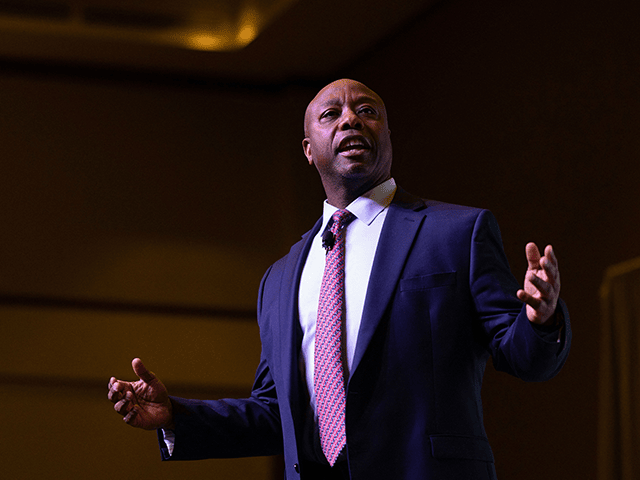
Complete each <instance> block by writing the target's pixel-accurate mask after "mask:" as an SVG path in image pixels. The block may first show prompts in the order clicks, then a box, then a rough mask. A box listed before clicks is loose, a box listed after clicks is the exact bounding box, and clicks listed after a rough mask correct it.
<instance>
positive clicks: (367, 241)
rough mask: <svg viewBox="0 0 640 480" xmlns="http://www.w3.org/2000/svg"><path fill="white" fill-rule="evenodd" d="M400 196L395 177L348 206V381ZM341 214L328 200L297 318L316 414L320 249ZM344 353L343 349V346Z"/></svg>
mask: <svg viewBox="0 0 640 480" xmlns="http://www.w3.org/2000/svg"><path fill="white" fill-rule="evenodd" d="M395 192H396V183H395V181H394V180H393V178H391V179H389V180H387V181H386V182H384V183H381V184H380V185H378V186H377V187H375V188H373V189H371V190H369V191H368V192H367V193H365V194H364V195H362V196H360V197H358V198H356V199H355V200H354V201H353V202H351V203H350V204H349V205H348V206H347V210H349V211H350V212H351V213H353V214H354V215H355V216H356V218H355V219H354V220H353V221H352V222H351V223H349V225H347V236H346V245H345V287H344V288H345V300H346V318H345V323H344V324H343V328H345V332H344V333H345V335H344V336H343V338H345V337H346V358H347V365H346V366H345V367H346V372H345V373H346V374H347V378H348V376H349V372H350V370H351V366H352V363H353V356H354V353H355V350H356V342H357V340H358V331H359V330H360V321H361V320H362V310H363V308H364V301H365V297H366V294H367V287H368V285H369V277H370V276H371V267H372V266H373V258H374V256H375V253H376V248H377V246H378V240H379V238H380V232H381V231H382V225H383V224H384V219H385V217H386V215H387V210H388V207H389V204H390V203H391V200H392V199H393V196H394V195H395ZM336 210H338V209H337V208H336V207H334V206H332V205H329V203H328V202H327V201H326V200H325V202H324V211H323V221H322V226H321V228H320V230H319V231H318V234H317V235H316V236H315V237H314V238H313V241H312V244H311V248H310V250H309V255H308V256H307V260H306V263H305V264H304V269H303V271H302V277H301V279H300V290H299V292H298V313H299V316H300V325H301V327H302V333H303V337H302V350H301V359H300V368H302V369H303V371H304V374H305V378H306V381H307V388H308V391H309V396H310V398H311V407H312V408H313V411H314V414H316V396H315V392H314V388H313V356H314V344H315V337H316V317H317V314H318V301H319V299H320V286H321V284H322V275H323V273H324V264H325V255H326V253H325V250H324V248H322V233H323V232H324V229H325V227H326V226H327V223H328V222H329V220H330V219H331V216H332V215H333V213H334V212H335V211H336ZM343 348H345V345H343Z"/></svg>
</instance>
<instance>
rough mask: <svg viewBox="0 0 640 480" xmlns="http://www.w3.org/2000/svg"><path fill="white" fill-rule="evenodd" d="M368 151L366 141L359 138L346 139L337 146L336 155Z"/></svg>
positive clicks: (368, 147)
mask: <svg viewBox="0 0 640 480" xmlns="http://www.w3.org/2000/svg"><path fill="white" fill-rule="evenodd" d="M370 149H371V147H370V146H369V142H368V141H367V139H366V138H364V137H361V136H353V137H346V138H344V139H342V141H341V142H340V144H339V145H338V153H360V152H363V151H365V150H370Z"/></svg>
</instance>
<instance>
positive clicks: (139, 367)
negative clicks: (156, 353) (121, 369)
mask: <svg viewBox="0 0 640 480" xmlns="http://www.w3.org/2000/svg"><path fill="white" fill-rule="evenodd" d="M131 366H132V367H133V371H134V373H135V374H136V375H137V376H138V377H139V378H140V380H142V381H143V382H144V383H151V382H153V381H154V380H155V379H156V376H155V375H154V373H153V372H151V371H149V370H147V367H145V366H144V363H142V360H140V359H139V358H134V359H133V361H132V362H131Z"/></svg>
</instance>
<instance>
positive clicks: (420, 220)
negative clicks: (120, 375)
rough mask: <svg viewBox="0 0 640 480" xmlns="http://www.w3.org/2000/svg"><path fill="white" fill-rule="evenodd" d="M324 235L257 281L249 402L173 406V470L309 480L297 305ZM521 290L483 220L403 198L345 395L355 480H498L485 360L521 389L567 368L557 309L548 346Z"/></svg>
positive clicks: (374, 278)
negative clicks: (240, 468) (484, 393)
mask: <svg viewBox="0 0 640 480" xmlns="http://www.w3.org/2000/svg"><path fill="white" fill-rule="evenodd" d="M320 225H321V221H318V222H317V223H316V225H315V226H314V228H313V229H312V230H310V231H309V232H307V234H306V235H305V236H304V237H303V239H302V240H301V241H300V242H298V243H296V244H295V245H294V246H293V247H292V248H291V251H290V252H289V254H288V255H286V256H285V257H283V258H282V259H280V260H279V261H278V262H276V263H275V264H274V265H272V266H271V267H270V268H269V270H268V271H267V273H266V274H265V276H264V278H263V280H262V282H261V285H260V292H259V299H258V322H259V326H260V337H261V341H262V353H261V361H260V365H259V366H258V369H257V372H256V377H255V383H254V387H253V391H252V393H251V396H250V397H249V398H246V399H224V400H216V401H200V400H198V401H194V400H186V399H178V398H172V402H173V405H174V412H175V420H176V429H175V435H176V441H175V449H174V452H173V455H172V457H171V459H172V460H181V459H200V458H219V457H239V456H253V455H271V454H279V453H283V452H284V457H285V476H286V478H287V479H289V480H291V479H293V480H296V479H298V478H302V480H304V478H305V471H308V470H305V468H307V469H308V468H310V467H309V466H307V464H306V463H305V461H304V458H302V449H301V446H302V444H303V442H306V441H308V439H303V438H302V432H303V425H304V422H305V416H306V415H308V403H307V402H308V398H307V397H308V395H307V393H306V385H305V382H304V379H303V378H302V375H301V373H300V370H299V358H300V341H301V334H300V327H299V320H298V304H297V298H298V287H299V282H300V276H301V272H302V267H303V266H304V262H305V259H306V256H307V252H308V250H309V246H310V243H311V240H312V238H313V236H314V235H315V234H316V233H317V231H318V230H319V228H320ZM518 288H519V284H518V282H517V281H516V280H515V278H514V277H513V275H512V274H511V272H510V269H509V266H508V263H507V260H506V257H505V254H504V251H503V247H502V241H501V238H500V232H499V230H498V225H497V223H496V221H495V219H494V217H493V215H492V214H491V213H490V212H488V211H487V210H481V209H476V208H469V207H461V206H456V205H451V204H445V203H440V202H433V201H424V200H422V199H418V198H417V197H413V196H411V195H409V194H407V193H406V192H404V191H402V190H400V189H399V190H398V192H397V193H396V196H395V198H394V200H393V202H392V204H391V205H390V206H389V211H388V214H387V217H386V219H385V223H384V226H383V229H382V233H381V236H380V240H379V244H378V248H377V250H376V255H375V259H374V264H373V269H372V272H371V280H370V282H369V286H368V290H367V296H366V300H365V305H364V310H363V314H362V324H361V327H360V331H359V335H358V341H357V346H356V351H355V357H354V362H353V368H352V371H351V377H350V378H349V381H348V386H347V412H346V422H347V424H346V431H347V461H348V466H349V471H350V475H351V478H352V479H354V480H375V479H394V480H405V479H406V480H414V479H415V480H422V479H438V480H442V479H455V480H460V479H494V478H495V469H494V466H493V454H492V451H491V448H490V446H489V443H488V440H487V437H486V434H485V430H484V425H483V419H482V404H481V398H480V389H481V384H482V377H483V373H484V369H485V364H486V362H487V360H488V358H489V357H490V356H491V357H492V359H493V365H494V367H495V368H497V369H498V370H502V371H505V372H508V373H510V374H512V375H515V376H517V377H519V378H521V379H524V380H527V381H540V380H546V379H549V378H551V377H553V376H554V375H556V373H558V371H559V370H560V368H561V367H562V365H563V364H564V361H565V359H566V357H567V354H568V351H569V345H570V339H571V330H570V325H569V316H568V312H567V310H566V307H565V305H564V303H563V302H562V301H560V302H559V306H558V313H559V314H560V315H561V316H562V317H563V328H562V330H561V334H560V335H558V333H555V334H552V335H551V336H550V335H548V334H547V335H545V334H543V333H542V332H541V331H539V330H537V329H536V328H534V326H533V325H532V324H531V323H530V322H529V320H528V319H527V316H526V311H525V308H524V306H523V305H522V303H521V302H520V301H519V300H517V298H516V296H515V292H516V291H517V289H518ZM558 337H560V341H558ZM161 446H162V445H161ZM163 453H164V457H165V458H166V457H167V452H166V451H164V452H163Z"/></svg>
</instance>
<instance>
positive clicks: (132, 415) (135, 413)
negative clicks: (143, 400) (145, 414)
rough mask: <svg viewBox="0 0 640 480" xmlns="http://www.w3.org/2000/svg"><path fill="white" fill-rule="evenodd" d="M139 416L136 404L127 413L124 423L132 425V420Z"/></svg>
mask: <svg viewBox="0 0 640 480" xmlns="http://www.w3.org/2000/svg"><path fill="white" fill-rule="evenodd" d="M137 416H138V410H137V409H136V407H135V405H134V407H133V408H132V409H131V410H130V411H129V413H127V414H126V415H125V416H124V418H123V419H122V420H124V423H126V424H128V425H131V424H132V422H133V421H134V420H135V419H136V417H137Z"/></svg>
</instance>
